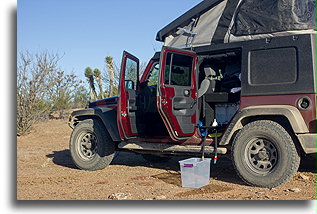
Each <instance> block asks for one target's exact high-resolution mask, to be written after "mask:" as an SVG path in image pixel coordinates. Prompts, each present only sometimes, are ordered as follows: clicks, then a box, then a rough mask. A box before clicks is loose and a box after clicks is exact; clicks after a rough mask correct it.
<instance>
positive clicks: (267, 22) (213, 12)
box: [156, 0, 316, 48]
mask: <svg viewBox="0 0 317 214" xmlns="http://www.w3.org/2000/svg"><path fill="white" fill-rule="evenodd" d="M315 5H316V2H315V0H204V1H202V2H201V3H200V4H198V5H196V6H195V7H193V8H192V9H191V10H189V11H187V12H186V13H185V14H183V15H182V16H180V17H179V18H177V19H176V20H174V21H173V22H171V23H170V24H169V25H167V26H166V27H164V28H163V29H162V30H160V31H159V32H158V33H157V37H156V40H158V41H162V42H165V46H172V47H179V48H182V47H190V46H202V45H210V44H214V43H228V42H234V41H240V40H250V39H256V38H265V37H273V36H278V35H289V34H299V33H308V32H309V33H315V32H316V31H315V30H316V14H315V12H316V9H315Z"/></svg>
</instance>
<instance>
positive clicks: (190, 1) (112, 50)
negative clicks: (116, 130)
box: [17, 0, 201, 78]
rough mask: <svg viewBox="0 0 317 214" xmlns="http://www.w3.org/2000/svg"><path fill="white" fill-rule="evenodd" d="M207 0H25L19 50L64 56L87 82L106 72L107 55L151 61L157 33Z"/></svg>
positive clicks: (21, 7)
mask: <svg viewBox="0 0 317 214" xmlns="http://www.w3.org/2000/svg"><path fill="white" fill-rule="evenodd" d="M199 2H201V0H159V1H154V0H153V1H151V0H148V1H147V0H135V1H131V0H130V1H128V0H121V1H119V0H19V1H18V4H17V8H18V19H17V20H18V29H17V34H18V35H17V39H18V41H17V47H18V53H19V52H20V51H25V50H28V51H30V52H32V53H36V52H41V51H43V50H47V51H50V52H54V53H58V54H60V55H63V58H62V60H61V61H60V65H61V67H62V69H63V70H65V71H66V72H67V73H70V72H72V71H73V72H74V73H75V74H77V75H78V76H79V77H81V78H84V75H83V71H84V69H85V68H86V67H87V66H90V67H92V68H99V69H103V67H104V58H105V56H108V55H110V56H113V57H114V59H115V61H116V63H117V64H119V63H120V62H121V56H122V52H123V50H127V51H129V52H130V53H132V54H134V55H136V56H138V57H139V58H140V60H141V61H146V62H147V61H148V60H149V59H150V58H151V57H152V56H153V54H154V50H156V51H158V50H160V48H161V44H162V43H160V42H156V41H155V37H156V33H157V32H158V31H159V30H160V29H162V28H163V27H164V26H166V25H167V24H169V23H170V22H171V21H173V20H174V19H175V18H177V17H178V16H180V15H182V14H183V13H184V12H186V11H187V10H189V9H190V8H192V7H193V6H195V5H196V4H198V3H199Z"/></svg>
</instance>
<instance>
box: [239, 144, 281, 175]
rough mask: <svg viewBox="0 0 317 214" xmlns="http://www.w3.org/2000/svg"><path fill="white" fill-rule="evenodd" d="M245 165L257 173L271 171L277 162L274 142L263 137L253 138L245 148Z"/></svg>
mask: <svg viewBox="0 0 317 214" xmlns="http://www.w3.org/2000/svg"><path fill="white" fill-rule="evenodd" d="M245 156H246V161H247V165H248V166H249V168H250V169H251V170H252V171H254V172H255V173H257V174H262V175H265V174H268V173H270V172H272V171H273V170H274V168H275V166H276V164H277V163H278V150H277V147H276V145H275V143H274V142H272V141H270V140H268V139H265V138H253V139H252V140H250V141H249V142H248V144H247V147H246V150H245Z"/></svg>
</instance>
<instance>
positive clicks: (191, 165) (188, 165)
mask: <svg viewBox="0 0 317 214" xmlns="http://www.w3.org/2000/svg"><path fill="white" fill-rule="evenodd" d="M193 166H194V164H186V163H185V164H184V167H193Z"/></svg>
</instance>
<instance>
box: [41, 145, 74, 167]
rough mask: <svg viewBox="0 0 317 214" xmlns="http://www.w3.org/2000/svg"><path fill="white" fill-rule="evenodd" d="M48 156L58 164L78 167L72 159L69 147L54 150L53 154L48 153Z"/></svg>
mask: <svg viewBox="0 0 317 214" xmlns="http://www.w3.org/2000/svg"><path fill="white" fill-rule="evenodd" d="M46 157H48V158H52V161H53V163H54V164H56V165H58V166H63V167H67V168H71V169H78V168H77V167H76V165H75V164H74V163H73V161H72V158H71V156H70V151H69V149H65V150H62V151H53V152H52V153H51V154H48V155H46Z"/></svg>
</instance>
